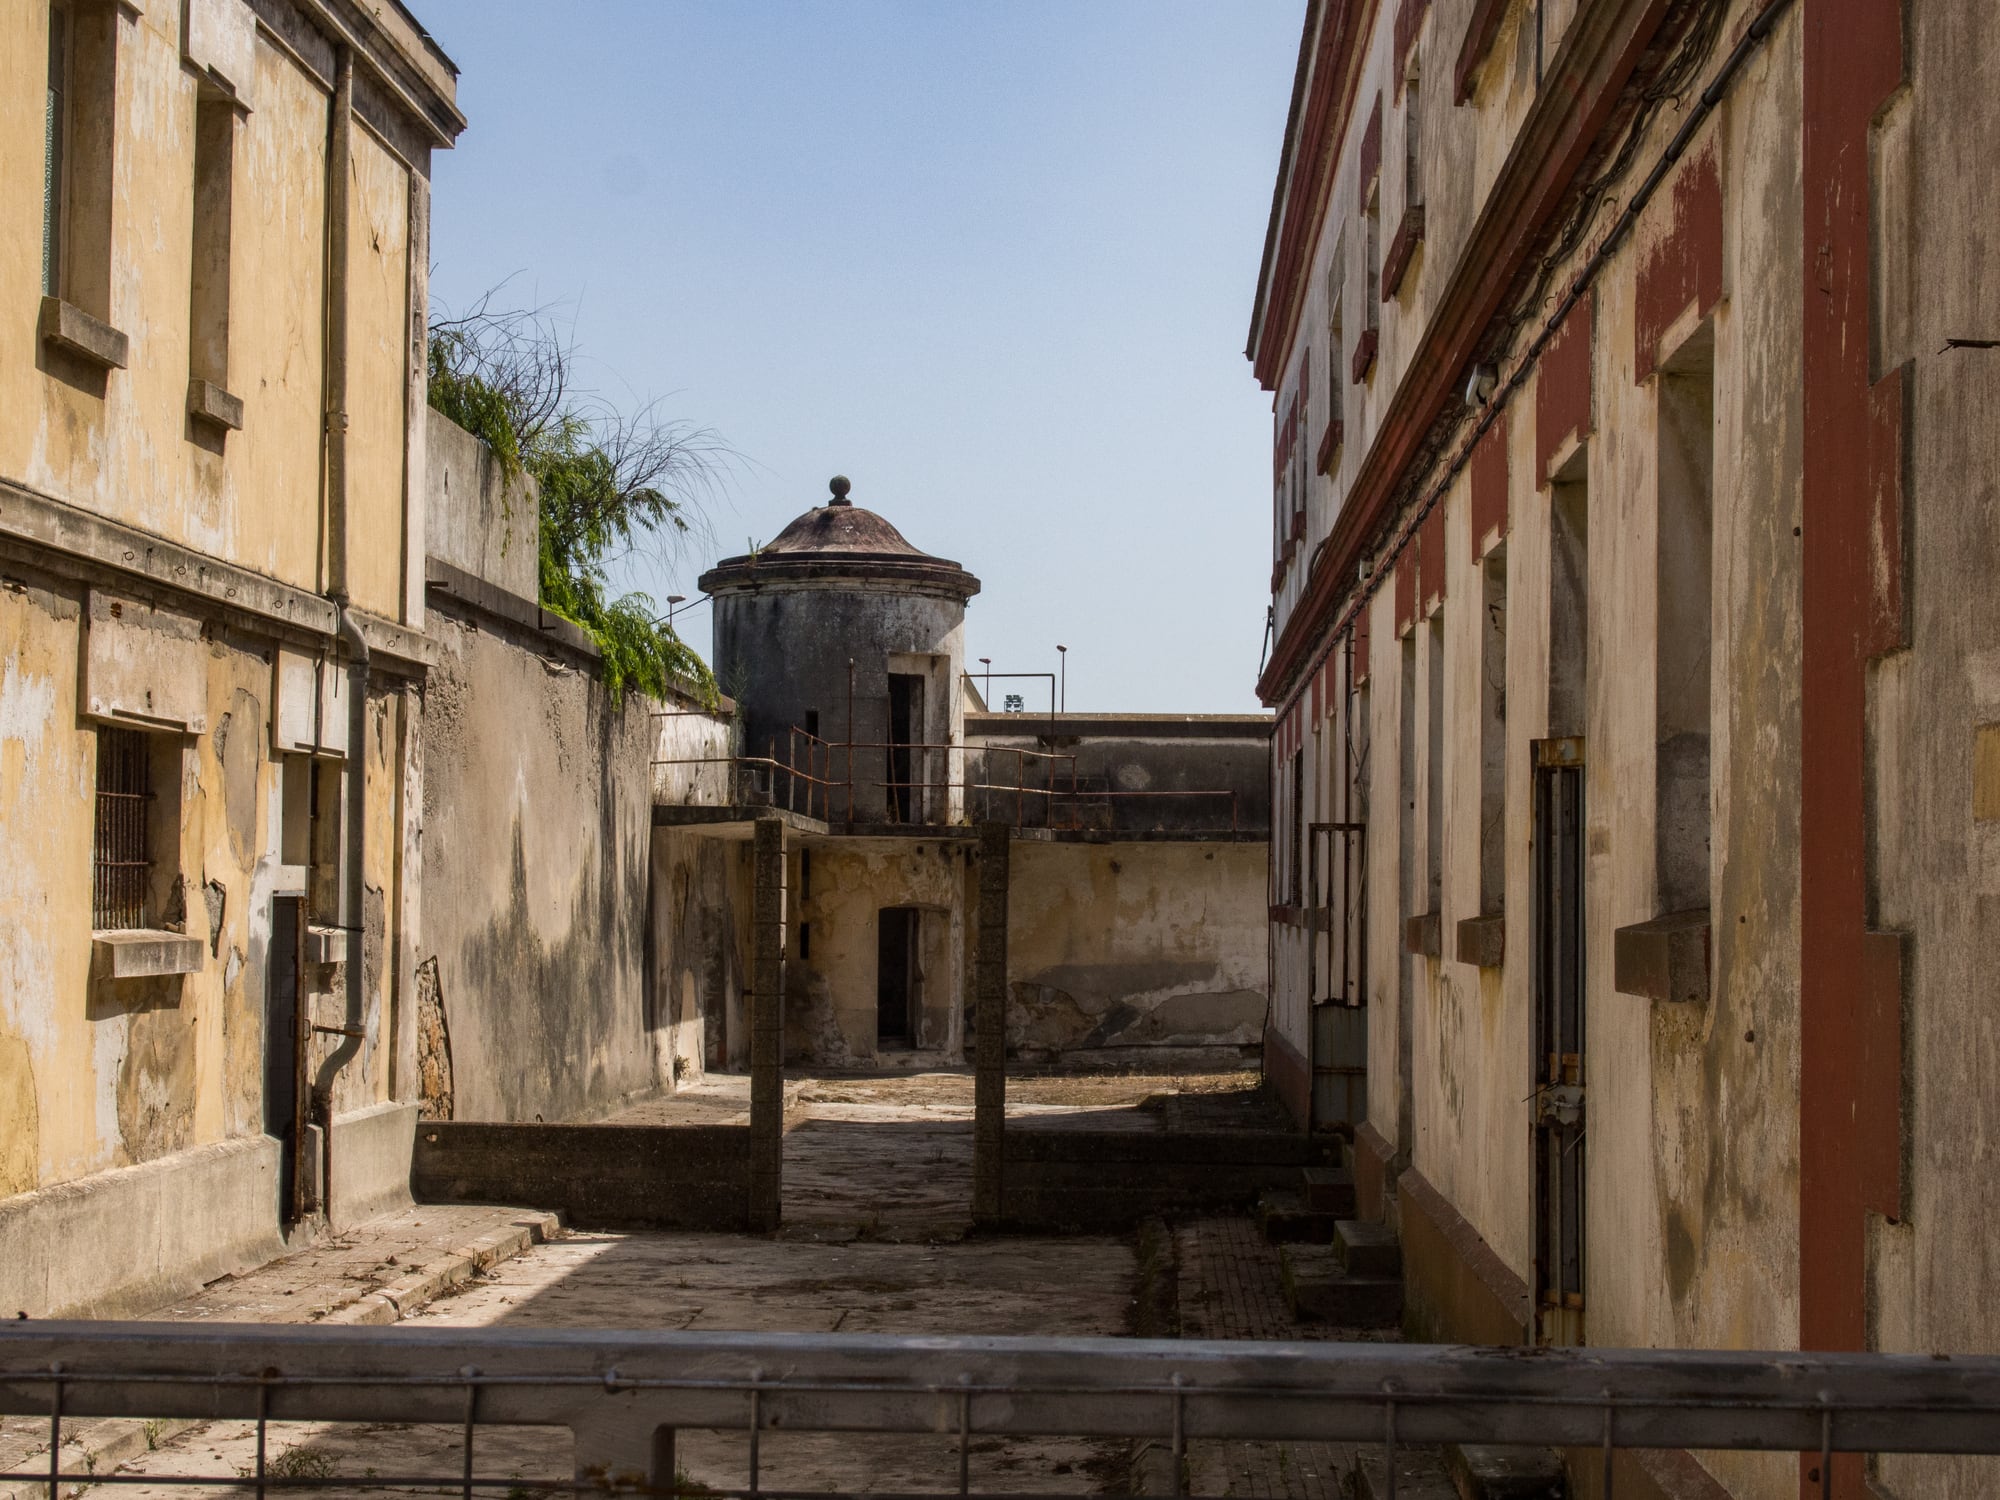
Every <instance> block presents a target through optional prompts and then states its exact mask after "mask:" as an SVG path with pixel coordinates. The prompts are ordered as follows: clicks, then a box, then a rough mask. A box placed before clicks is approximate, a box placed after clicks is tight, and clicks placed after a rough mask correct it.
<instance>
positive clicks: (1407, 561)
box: [1396, 547, 1417, 639]
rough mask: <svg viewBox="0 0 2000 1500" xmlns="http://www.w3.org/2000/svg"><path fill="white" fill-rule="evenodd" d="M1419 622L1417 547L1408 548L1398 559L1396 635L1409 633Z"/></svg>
mask: <svg viewBox="0 0 2000 1500" xmlns="http://www.w3.org/2000/svg"><path fill="white" fill-rule="evenodd" d="M1416 622H1417V549H1416V548H1414V547H1410V548H1406V549H1404V551H1403V554H1402V556H1400V557H1398V558H1397V559H1396V635H1397V637H1398V638H1399V639H1400V638H1401V637H1402V636H1405V635H1407V634H1409V631H1410V627H1411V626H1412V625H1414V624H1416Z"/></svg>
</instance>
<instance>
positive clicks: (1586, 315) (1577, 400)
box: [1535, 296, 1596, 489]
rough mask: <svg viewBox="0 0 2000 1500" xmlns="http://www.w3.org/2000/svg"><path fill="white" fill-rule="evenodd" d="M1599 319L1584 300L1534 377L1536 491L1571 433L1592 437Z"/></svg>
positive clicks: (1544, 355) (1558, 333)
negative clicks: (1592, 392) (1593, 369)
mask: <svg viewBox="0 0 2000 1500" xmlns="http://www.w3.org/2000/svg"><path fill="white" fill-rule="evenodd" d="M1595 323H1596V318H1595V316H1594V311H1593V307H1592V299H1591V298H1590V297H1587V296H1586V297H1584V298H1583V299H1582V300H1580V301H1579V302H1578V303H1577V304H1576V306H1575V307H1573V308H1571V309H1570V311H1569V316H1568V317H1566V318H1564V319H1563V323H1562V327H1561V328H1559V329H1558V330H1556V336H1555V337H1554V338H1552V339H1550V340H1549V346H1548V348H1547V349H1545V350H1543V351H1542V363H1541V368H1540V371H1539V373H1538V374H1537V376H1536V378H1535V487H1536V488H1537V489H1539V488H1541V486H1542V485H1544V484H1546V483H1547V482H1548V478H1549V460H1550V459H1552V458H1554V457H1555V456H1556V452H1557V450H1558V449H1560V448H1561V447H1562V445H1563V444H1564V443H1565V442H1567V441H1568V440H1569V439H1570V437H1571V436H1572V435H1574V436H1576V437H1578V438H1586V437H1589V436H1590V433H1591V427H1592V420H1591V399H1590V385H1591V379H1590V377H1591V358H1590V353H1591V345H1592V342H1593V339H1592V335H1593V333H1594V331H1595Z"/></svg>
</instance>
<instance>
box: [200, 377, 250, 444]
mask: <svg viewBox="0 0 2000 1500" xmlns="http://www.w3.org/2000/svg"><path fill="white" fill-rule="evenodd" d="M187 411H188V415H189V416H191V417H193V418H194V419H195V420H196V421H197V422H207V423H209V424H210V425H211V426H215V427H221V428H224V429H226V430H228V431H230V432H241V431H242V430H243V398H242V397H241V396H232V395H230V394H229V392H227V391H225V390H224V389H223V388H222V387H221V386H219V385H217V384H215V383H214V382H213V381H210V380H203V379H202V378H201V377H200V376H198V375H197V376H191V377H189V379H188V394H187Z"/></svg>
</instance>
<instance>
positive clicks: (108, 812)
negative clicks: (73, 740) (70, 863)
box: [90, 728, 153, 930]
mask: <svg viewBox="0 0 2000 1500" xmlns="http://www.w3.org/2000/svg"><path fill="white" fill-rule="evenodd" d="M150 748H151V747H150V746H148V745H147V743H146V736H145V735H144V734H143V733H142V732H141V731H139V730H136V729H110V728H105V729H100V730H98V731H97V837H96V844H95V848H94V849H93V851H92V856H91V865H92V875H93V878H94V887H93V891H92V896H91V903H90V922H91V926H93V927H95V928H99V929H101V930H102V929H114V928H132V927H144V926H145V925H146V885H147V881H148V878H149V877H150V875H151V873H152V859H151V857H150V849H149V847H148V840H147V825H148V824H149V823H150V822H151V821H152V816H153V778H152V765H151V755H150Z"/></svg>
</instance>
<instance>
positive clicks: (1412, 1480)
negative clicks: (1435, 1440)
mask: <svg viewBox="0 0 2000 1500" xmlns="http://www.w3.org/2000/svg"><path fill="white" fill-rule="evenodd" d="M1388 1494H1389V1455H1388V1450H1387V1449H1384V1448H1362V1449H1360V1450H1359V1451H1357V1452H1356V1453H1355V1455H1354V1495H1355V1500H1388ZM1396 1500H1459V1494H1458V1487H1457V1486H1456V1485H1454V1484H1453V1483H1452V1482H1451V1474H1450V1471H1449V1470H1447V1469H1446V1468H1445V1466H1444V1460H1443V1459H1442V1458H1440V1457H1439V1456H1438V1451H1437V1450H1436V1449H1435V1448H1404V1447H1398V1448H1397V1449H1396Z"/></svg>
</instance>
